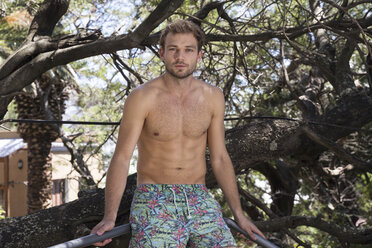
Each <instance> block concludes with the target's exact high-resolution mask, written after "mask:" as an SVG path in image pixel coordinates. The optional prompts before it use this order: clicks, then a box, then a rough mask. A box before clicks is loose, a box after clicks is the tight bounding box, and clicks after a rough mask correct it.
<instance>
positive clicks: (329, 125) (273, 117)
mask: <svg viewBox="0 0 372 248" xmlns="http://www.w3.org/2000/svg"><path fill="white" fill-rule="evenodd" d="M241 119H244V120H248V119H251V120H253V119H271V120H285V121H295V122H306V123H308V124H313V125H319V126H328V127H335V128H340V129H347V130H351V131H356V132H365V133H371V134H372V130H369V129H363V128H355V127H350V126H344V125H337V124H332V123H327V122H316V121H303V120H298V119H293V118H289V117H280V116H244V117H227V118H225V119H224V120H225V121H235V120H241ZM7 122H14V123H36V124H72V125H106V126H109V125H112V126H118V125H120V121H119V122H100V121H58V120H40V119H5V120H2V121H0V125H1V124H3V123H7Z"/></svg>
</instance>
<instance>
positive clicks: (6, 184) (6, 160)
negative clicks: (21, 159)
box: [4, 156, 9, 217]
mask: <svg viewBox="0 0 372 248" xmlns="http://www.w3.org/2000/svg"><path fill="white" fill-rule="evenodd" d="M8 187H9V156H6V157H5V158H4V198H5V209H4V210H5V216H7V217H9V215H8V213H9V199H8Z"/></svg>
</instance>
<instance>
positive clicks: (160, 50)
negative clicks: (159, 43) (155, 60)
mask: <svg viewBox="0 0 372 248" xmlns="http://www.w3.org/2000/svg"><path fill="white" fill-rule="evenodd" d="M159 56H160V59H161V60H162V61H163V58H164V49H163V48H162V47H160V48H159Z"/></svg>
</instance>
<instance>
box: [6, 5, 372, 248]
mask: <svg viewBox="0 0 372 248" xmlns="http://www.w3.org/2000/svg"><path fill="white" fill-rule="evenodd" d="M68 3H69V1H66V0H65V1H61V0H60V1H56V0H55V1H53V0H49V1H44V3H42V4H41V5H40V8H39V12H38V14H36V16H35V17H34V19H33V23H32V24H31V28H30V31H29V36H28V38H27V39H26V41H25V43H24V44H23V46H22V47H21V48H20V49H18V50H17V51H16V52H15V53H13V54H12V55H10V56H9V57H8V59H7V60H6V61H5V63H4V64H3V65H2V67H1V68H0V84H1V85H2V87H1V88H0V94H1V96H5V97H3V98H1V101H2V103H4V104H1V105H0V113H1V114H2V116H4V113H5V112H6V106H7V103H8V102H10V100H11V98H12V97H13V95H14V94H16V92H17V91H20V90H21V89H22V88H24V87H25V86H26V85H29V84H30V83H32V82H33V81H34V80H35V79H36V78H37V77H38V76H39V75H40V73H41V72H45V71H47V70H49V69H51V68H54V67H55V66H58V65H63V64H67V63H71V62H73V61H75V60H78V59H82V58H87V57H90V56H94V55H99V54H111V57H110V60H109V61H110V62H112V63H113V64H114V66H116V68H117V71H118V73H120V75H122V77H123V78H125V80H126V82H127V84H126V91H125V92H129V91H130V89H131V88H132V87H134V86H135V85H136V84H141V83H143V82H144V81H146V80H148V79H149V78H151V77H153V76H154V74H153V73H152V72H153V71H150V70H147V69H148V67H149V65H148V63H150V61H151V62H152V63H153V64H152V65H154V64H155V65H156V64H159V63H158V58H157V57H156V52H155V51H156V44H157V43H156V42H157V40H158V38H159V33H158V31H159V30H160V29H161V27H162V25H164V23H163V22H164V21H165V20H166V19H168V20H172V19H176V18H190V19H191V20H193V21H195V22H196V23H198V24H201V26H202V28H203V30H204V31H205V32H206V34H207V40H208V43H207V45H206V46H205V47H204V50H205V55H204V60H203V64H202V65H201V69H200V71H199V74H200V77H201V78H202V79H204V80H205V81H207V82H210V83H212V84H216V85H218V86H219V87H221V88H222V89H223V91H224V94H225V99H226V103H227V113H228V114H229V116H227V120H226V125H227V126H228V127H229V130H227V132H226V144H227V147H228V150H229V153H230V155H231V157H232V160H233V163H234V167H235V171H236V173H237V174H238V181H239V188H240V195H241V199H242V203H243V207H244V210H245V211H246V212H247V214H249V215H250V217H251V218H252V219H253V220H255V221H256V223H257V225H258V226H259V228H261V229H262V230H263V231H265V232H270V233H271V235H270V238H271V239H272V240H274V241H275V242H277V243H278V244H282V245H284V246H286V245H288V246H289V245H293V244H300V245H302V246H304V247H310V246H311V244H312V243H316V244H319V245H320V246H323V247H327V246H331V247H339V246H342V247H350V246H354V247H357V244H360V245H362V244H364V245H365V244H371V243H372V235H371V233H372V230H371V225H370V222H371V218H372V216H371V214H370V207H371V205H372V203H371V200H370V194H371V192H372V191H371V188H370V186H368V185H369V182H370V180H371V171H372V165H371V160H370V152H369V151H370V149H371V131H370V127H371V121H372V104H371V103H372V99H371V92H372V91H371V86H372V81H371V77H372V73H371V64H372V63H371V58H370V56H371V55H369V56H368V54H371V35H372V33H371V29H370V28H371V25H372V15H371V3H369V2H368V1H357V2H351V3H350V2H349V1H330V0H322V1H313V0H309V1H301V0H297V1H278V2H265V1H254V2H247V1H225V2H209V1H208V2H207V1H186V2H185V3H183V1H165V0H164V1H147V2H146V4H140V5H138V6H137V5H135V6H136V8H135V10H136V13H137V16H136V17H137V18H136V19H138V20H141V21H140V23H138V24H136V25H134V26H135V28H133V30H130V28H128V30H127V33H122V34H117V33H115V32H113V33H112V35H110V36H104V35H103V34H102V33H103V32H101V30H93V31H91V30H89V29H86V30H85V32H79V33H77V34H67V35H64V36H60V37H56V36H50V35H45V34H46V33H45V32H46V31H45V30H48V31H50V30H53V29H54V27H55V24H56V23H57V21H58V20H59V18H60V17H62V16H63V15H64V11H62V10H66V9H67V6H68ZM182 3H183V5H182ZM152 6H153V7H154V8H152ZM195 7H196V8H197V9H198V11H197V12H195V11H194V9H195ZM53 10H54V12H53ZM151 10H153V11H151ZM51 13H53V16H52V15H51ZM143 14H148V16H147V18H145V19H141V18H142V15H143ZM48 18H50V19H51V20H49V19H48ZM44 20H49V21H44ZM159 25H160V26H159ZM158 26H159V27H158ZM140 49H143V50H140ZM149 53H152V54H155V56H150V59H147V60H146V61H144V59H143V57H141V56H140V55H143V56H145V55H148V54H149ZM133 61H136V63H134V62H133ZM139 65H141V66H139ZM161 69H162V68H160V70H161ZM25 75H27V77H25ZM11 82H13V83H11ZM14 82H15V83H14ZM124 95H125V94H124ZM257 116H259V117H260V118H258V117H257ZM267 116H271V117H270V118H268V117H267ZM273 117H275V118H273ZM207 159H208V158H207ZM259 180H265V181H266V182H267V183H268V185H269V188H268V192H262V189H261V190H259V189H258V188H257V187H255V186H256V184H257V182H258V181H259ZM130 182H132V183H133V184H130ZM128 183H129V184H130V185H129V186H128V190H127V191H126V192H125V195H124V198H123V202H122V205H121V210H120V215H119V216H120V217H119V219H118V223H122V222H124V221H126V219H127V216H128V210H129V205H128V201H130V199H131V193H130V192H131V190H132V189H133V185H134V181H131V180H129V181H128ZM207 184H208V186H209V187H215V186H216V182H215V179H214V177H213V175H212V174H211V172H210V171H209V173H208V176H207ZM265 194H266V196H268V195H269V196H270V202H267V200H266V202H265V198H264V196H265ZM100 197H102V195H100V196H97V194H96V193H94V194H93V195H91V197H88V196H85V197H83V199H82V200H79V201H78V202H74V203H71V204H67V205H65V206H62V207H59V208H54V209H48V210H45V211H42V212H39V213H37V214H35V215H33V216H27V217H24V218H22V219H15V220H12V221H11V223H8V225H7V226H6V227H5V226H3V227H2V237H6V234H7V233H10V232H11V231H12V232H13V236H12V237H13V238H12V239H6V241H7V243H8V244H9V245H8V246H9V247H13V246H16V245H17V243H16V240H18V241H17V242H23V243H22V244H26V243H27V244H29V246H30V247H32V245H33V244H32V241H31V240H32V239H33V237H31V236H30V235H27V233H26V234H21V233H20V232H16V231H15V230H17V228H16V227H17V225H20V224H21V223H22V224H24V223H31V219H32V221H33V222H32V223H33V224H34V225H37V226H42V223H41V219H42V217H43V216H44V217H45V216H61V215H63V213H65V212H64V211H65V210H66V209H70V208H80V209H84V213H87V214H86V215H85V216H81V215H79V214H78V213H77V212H73V211H69V215H68V217H67V218H57V219H59V220H60V222H58V223H53V224H50V225H48V226H47V227H45V226H43V227H45V228H43V229H44V230H45V231H44V234H42V233H41V232H38V234H39V235H45V236H48V234H50V233H52V232H54V233H57V235H56V236H55V238H53V239H46V240H45V245H49V244H52V243H53V242H54V243H58V242H61V241H63V240H68V239H71V238H72V236H73V235H74V234H75V233H74V232H75V231H76V230H77V229H81V228H80V227H81V226H82V225H83V224H85V225H86V226H87V227H89V228H90V227H92V226H94V224H95V223H96V222H97V221H99V220H100V217H99V215H101V214H102V207H103V205H102V204H99V203H98V202H97V199H101V200H102V198H100ZM87 199H89V202H90V203H91V204H93V205H94V204H97V206H96V205H94V206H86V205H85V204H86V202H88V200H87ZM268 205H269V206H268ZM96 216H97V217H96ZM75 218H79V219H80V220H79V221H76V222H75V223H72V222H73V221H72V220H73V219H75ZM38 219H40V222H38V221H37V220H38ZM35 220H36V222H35ZM71 226H73V227H74V228H71ZM77 226H79V228H77ZM300 226H305V227H306V228H309V227H312V228H315V230H316V231H313V233H312V234H313V235H307V234H306V230H307V229H305V230H304V229H303V228H301V227H300ZM311 230H313V229H311ZM345 230H346V231H345ZM20 240H21V241H20ZM4 241H5V239H4ZM18 244H19V243H18ZM12 245H13V246H12ZM38 245H39V244H38Z"/></svg>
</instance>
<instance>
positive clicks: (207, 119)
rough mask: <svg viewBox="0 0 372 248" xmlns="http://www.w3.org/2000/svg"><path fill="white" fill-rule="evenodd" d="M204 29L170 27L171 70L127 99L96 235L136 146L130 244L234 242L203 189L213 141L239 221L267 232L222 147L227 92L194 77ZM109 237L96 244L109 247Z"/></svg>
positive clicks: (166, 51)
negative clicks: (255, 220) (251, 211)
mask: <svg viewBox="0 0 372 248" xmlns="http://www.w3.org/2000/svg"><path fill="white" fill-rule="evenodd" d="M203 40H204V37H203V32H202V31H201V29H200V28H199V27H198V26H197V25H195V24H193V23H192V22H189V21H182V20H181V21H177V22H175V23H172V24H170V25H168V26H167V27H166V28H165V29H164V31H163V33H162V35H161V38H160V46H161V48H160V50H159V54H160V58H161V60H162V61H163V62H164V65H165V68H166V72H165V73H164V74H163V75H161V76H160V77H158V78H156V79H154V80H152V81H150V82H147V83H145V84H143V85H141V86H140V87H138V88H137V89H135V90H134V91H133V92H132V93H131V94H130V95H129V96H128V98H127V100H126V102H125V105H124V110H123V118H122V122H121V126H120V129H119V138H118V142H117V145H116V149H115V153H114V156H113V158H112V161H111V164H110V167H109V169H108V173H107V182H106V191H105V195H106V203H105V214H104V217H103V219H102V221H101V222H100V223H99V224H97V226H95V227H94V228H93V230H92V233H97V234H98V235H102V234H103V233H104V232H105V231H108V230H111V229H112V228H113V227H114V225H115V219H116V215H117V210H118V207H119V203H120V200H121V197H122V194H123V191H124V188H125V185H126V177H127V175H128V169H129V161H130V159H131V156H132V153H133V150H134V149H135V146H136V144H137V145H138V164H137V181H138V182H137V185H138V188H137V190H136V192H135V194H134V197H133V202H132V207H131V216H130V223H131V227H132V239H131V242H130V247H203V248H204V247H206V248H207V247H208V248H209V247H236V243H235V241H234V239H233V237H232V235H231V233H230V231H229V228H228V227H227V226H226V224H225V223H224V221H223V218H222V213H221V209H220V206H219V205H218V203H217V202H216V201H215V200H214V199H213V197H211V195H210V193H208V190H207V189H206V187H205V174H206V160H205V151H206V146H207V145H208V148H209V152H210V160H211V165H212V168H213V172H214V174H215V176H216V178H217V181H218V183H219V185H220V187H221V189H222V190H223V192H224V194H225V197H226V199H227V202H228V204H229V206H230V208H231V210H232V212H233V215H234V218H235V220H236V221H237V222H238V224H239V225H240V226H241V227H242V228H243V229H244V230H246V231H247V232H248V233H249V234H250V235H251V236H252V237H253V234H252V232H255V233H257V234H259V235H262V236H263V234H262V233H261V232H260V231H259V230H258V229H257V227H256V226H254V225H253V224H252V223H251V222H250V221H249V220H248V219H247V218H246V217H245V216H244V214H243V211H242V208H241V204H240V200H239V195H238V190H237V184H236V179H235V173H234V169H233V166H232V163H231V160H230V157H229V155H228V153H227V150H226V147H225V137H224V134H225V130H224V111H225V102H224V97H223V94H222V92H221V91H220V90H219V89H218V88H216V87H214V86H211V85H208V84H207V83H205V82H202V81H200V80H198V79H195V78H194V77H193V72H194V71H195V69H196V66H197V63H198V62H199V61H200V60H201V58H202V51H201V47H202V44H203ZM110 241H111V240H106V241H104V242H102V243H99V244H96V245H98V246H103V245H106V244H107V243H108V242H110Z"/></svg>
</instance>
